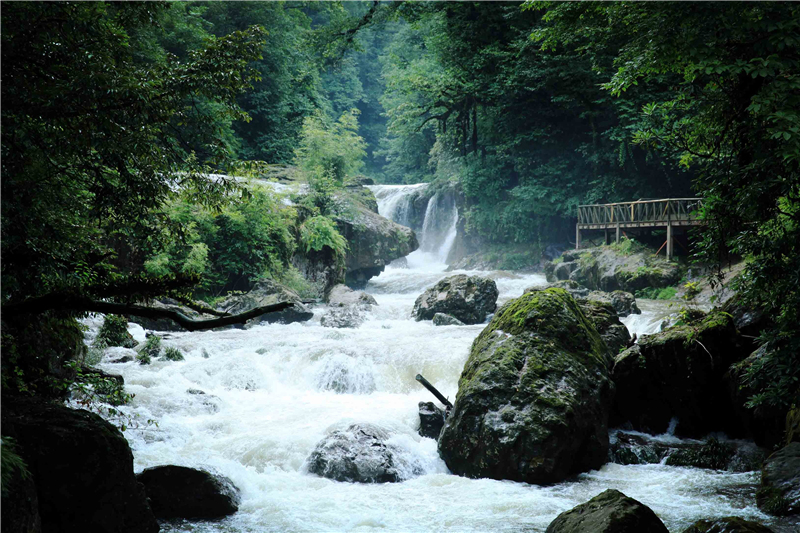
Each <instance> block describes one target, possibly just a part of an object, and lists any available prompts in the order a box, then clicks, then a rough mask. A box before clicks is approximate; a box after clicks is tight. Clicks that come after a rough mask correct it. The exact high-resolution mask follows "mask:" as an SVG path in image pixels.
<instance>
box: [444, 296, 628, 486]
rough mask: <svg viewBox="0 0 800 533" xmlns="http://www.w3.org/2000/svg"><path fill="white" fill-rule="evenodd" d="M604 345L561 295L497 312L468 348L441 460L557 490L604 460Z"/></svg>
mask: <svg viewBox="0 0 800 533" xmlns="http://www.w3.org/2000/svg"><path fill="white" fill-rule="evenodd" d="M610 361H611V358H610V357H609V355H608V352H607V347H606V345H605V343H604V342H603V340H602V339H601V338H600V335H599V334H598V333H597V331H596V330H595V328H594V326H593V325H592V323H591V322H590V321H589V319H588V318H587V317H586V316H585V315H584V314H583V312H582V311H581V309H580V307H579V306H578V304H577V303H576V302H575V300H574V299H573V298H572V297H571V296H570V295H569V294H567V292H566V291H564V290H563V289H545V290H541V291H532V292H529V293H526V294H523V295H522V296H521V297H520V298H518V299H516V300H511V301H510V302H508V303H506V304H505V305H503V307H502V308H501V309H500V310H499V311H498V312H497V314H496V315H495V316H494V318H493V319H492V320H491V322H489V325H488V326H487V327H486V328H485V329H484V330H483V332H481V334H480V335H479V336H478V338H477V339H476V340H475V342H474V343H473V345H472V350H471V353H470V356H469V359H468V360H467V363H466V364H465V366H464V370H463V372H462V374H461V378H460V380H459V387H458V395H457V396H456V401H455V406H454V409H453V410H452V413H451V414H450V415H449V416H448V417H447V420H446V422H445V426H444V429H443V430H442V433H441V435H440V436H439V453H440V455H441V456H442V458H443V459H444V461H445V463H446V464H447V466H448V467H449V468H450V470H452V471H453V472H454V473H456V474H459V475H465V476H469V477H489V478H494V479H511V480H516V481H524V482H528V483H540V484H542V483H555V482H558V481H561V480H563V479H565V478H566V477H568V476H569V475H572V474H575V473H578V472H583V471H587V470H590V469H592V468H598V467H600V466H601V465H602V464H603V463H605V462H606V459H607V454H608V425H607V421H608V412H609V408H610V405H611V397H612V394H613V385H612V383H611V380H610V379H609V376H608V367H609V365H610Z"/></svg>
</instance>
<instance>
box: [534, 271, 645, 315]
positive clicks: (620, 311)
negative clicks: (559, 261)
mask: <svg viewBox="0 0 800 533" xmlns="http://www.w3.org/2000/svg"><path fill="white" fill-rule="evenodd" d="M550 287H557V288H559V289H564V290H565V291H567V292H568V293H569V294H570V295H571V296H572V297H573V298H575V299H576V300H578V301H581V300H592V301H595V302H601V303H605V304H610V305H611V307H613V308H614V311H615V312H616V314H617V315H618V316H620V317H626V316H628V315H639V314H641V313H642V311H641V310H640V309H639V306H638V305H636V297H635V296H634V295H633V294H631V293H629V292H625V291H612V292H603V291H598V290H589V289H587V288H586V287H584V286H583V285H581V284H580V283H578V282H577V281H572V280H569V279H567V280H559V281H555V282H553V283H549V284H548V285H546V286H545V287H542V286H534V287H530V288H528V289H526V292H527V291H532V290H539V289H542V288H550Z"/></svg>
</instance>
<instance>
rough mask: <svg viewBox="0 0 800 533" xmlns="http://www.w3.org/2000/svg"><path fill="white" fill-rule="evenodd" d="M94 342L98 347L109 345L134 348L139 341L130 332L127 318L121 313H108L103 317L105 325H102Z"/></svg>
mask: <svg viewBox="0 0 800 533" xmlns="http://www.w3.org/2000/svg"><path fill="white" fill-rule="evenodd" d="M94 344H95V345H96V346H97V347H98V348H104V347H107V346H122V347H124V348H133V347H134V346H136V345H137V344H139V343H138V342H136V341H135V340H134V339H133V337H132V336H131V334H130V333H128V319H127V318H125V317H124V316H120V315H106V317H105V318H104V319H103V325H102V326H100V331H98V333H97V338H96V339H95V341H94Z"/></svg>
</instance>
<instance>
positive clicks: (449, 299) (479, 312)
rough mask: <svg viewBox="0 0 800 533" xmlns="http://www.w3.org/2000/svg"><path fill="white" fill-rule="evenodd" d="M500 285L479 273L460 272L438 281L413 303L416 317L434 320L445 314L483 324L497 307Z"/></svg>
mask: <svg viewBox="0 0 800 533" xmlns="http://www.w3.org/2000/svg"><path fill="white" fill-rule="evenodd" d="M498 294H499V292H498V290H497V284H496V283H495V282H494V280H491V279H487V278H481V277H479V276H467V275H465V274H459V275H457V276H450V277H448V278H444V279H443V280H441V281H439V282H438V283H437V284H436V285H434V286H433V287H431V288H430V289H428V290H426V291H425V292H424V293H422V294H421V295H420V296H419V297H418V298H417V300H416V301H415V302H414V309H413V310H412V311H411V314H412V315H413V317H414V318H415V319H416V320H418V321H419V320H431V319H432V318H433V316H434V315H435V314H436V313H444V314H447V315H450V316H452V317H455V318H457V319H458V320H460V321H462V322H463V323H465V324H480V323H481V322H483V321H484V320H486V315H488V314H489V313H493V312H494V310H495V309H496V308H497V296H498Z"/></svg>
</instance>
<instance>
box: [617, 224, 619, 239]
mask: <svg viewBox="0 0 800 533" xmlns="http://www.w3.org/2000/svg"><path fill="white" fill-rule="evenodd" d="M617 244H619V222H617Z"/></svg>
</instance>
